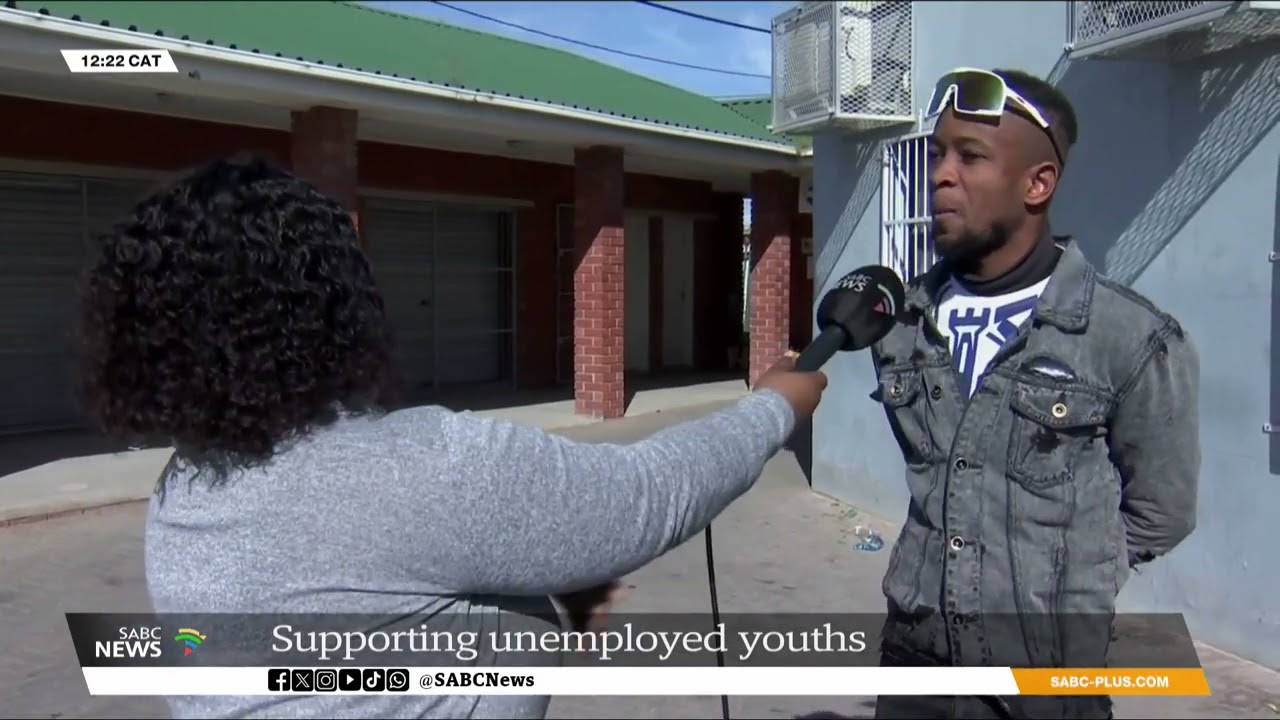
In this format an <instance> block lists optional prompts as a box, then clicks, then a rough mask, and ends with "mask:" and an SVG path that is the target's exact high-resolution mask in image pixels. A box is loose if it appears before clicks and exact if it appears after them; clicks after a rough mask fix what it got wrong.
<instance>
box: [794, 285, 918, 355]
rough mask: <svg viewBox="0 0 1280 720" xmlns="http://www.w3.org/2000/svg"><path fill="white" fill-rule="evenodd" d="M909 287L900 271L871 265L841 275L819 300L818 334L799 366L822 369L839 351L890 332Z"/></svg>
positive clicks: (858, 347)
mask: <svg viewBox="0 0 1280 720" xmlns="http://www.w3.org/2000/svg"><path fill="white" fill-rule="evenodd" d="M905 297H906V289H905V288H903V286H902V280H900V279H898V275H897V273H895V272H894V271H892V270H890V269H889V268H887V267H885V266H883V265H867V266H866V267H860V268H858V269H857V270H854V271H853V272H851V273H849V274H848V275H845V276H844V277H842V278H840V282H838V283H836V286H835V287H834V288H832V289H831V291H830V292H828V293H827V294H826V296H825V297H823V298H822V302H821V303H819V304H818V318H817V320H818V330H819V331H820V332H819V333H818V337H816V338H814V339H813V342H811V343H809V346H808V347H806V348H805V349H804V350H803V351H802V352H801V353H800V357H798V358H796V366H795V367H796V369H797V370H802V371H805V372H811V371H814V370H818V369H820V368H821V367H822V366H823V365H825V364H826V362H827V361H828V360H830V359H831V357H832V356H833V355H835V354H836V353H837V352H839V351H842V350H843V351H853V350H862V349H863V348H866V347H869V346H871V345H872V344H874V343H876V342H879V341H880V339H881V338H883V337H884V336H885V335H888V334H889V331H890V330H892V329H893V324H894V323H895V322H896V321H897V317H898V312H899V310H900V309H901V308H902V306H903V301H904V299H905Z"/></svg>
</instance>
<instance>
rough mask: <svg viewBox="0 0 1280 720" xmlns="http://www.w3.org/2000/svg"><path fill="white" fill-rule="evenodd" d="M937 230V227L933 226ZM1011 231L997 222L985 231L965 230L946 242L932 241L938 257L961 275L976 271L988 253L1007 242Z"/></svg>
mask: <svg viewBox="0 0 1280 720" xmlns="http://www.w3.org/2000/svg"><path fill="white" fill-rule="evenodd" d="M934 231H935V232H936V231H937V227H936V226H935V227H934ZM1010 235H1011V232H1010V230H1009V227H1008V226H1007V225H1005V224H1004V223H1001V222H997V223H995V224H993V225H992V226H991V229H990V230H988V231H987V232H985V233H977V232H974V231H972V230H966V231H965V232H964V233H963V234H961V235H960V237H958V238H956V239H954V240H951V241H950V242H947V243H945V244H944V243H939V242H936V241H935V242H934V250H935V251H936V252H937V253H938V257H939V258H940V259H942V260H946V261H947V263H948V264H949V265H951V268H952V270H953V271H954V272H957V273H959V274H961V275H967V274H971V273H973V272H976V271H977V270H978V268H979V267H980V266H981V265H982V261H983V260H984V259H986V257H987V256H988V255H990V254H991V253H993V252H995V251H996V250H999V249H1000V248H1002V247H1004V246H1005V244H1006V243H1008V242H1009V236H1010Z"/></svg>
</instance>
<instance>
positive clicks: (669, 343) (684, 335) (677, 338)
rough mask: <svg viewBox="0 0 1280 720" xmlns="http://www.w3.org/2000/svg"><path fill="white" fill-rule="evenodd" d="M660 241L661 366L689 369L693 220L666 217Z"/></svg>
mask: <svg viewBox="0 0 1280 720" xmlns="http://www.w3.org/2000/svg"><path fill="white" fill-rule="evenodd" d="M662 240H663V243H662V290H663V293H662V362H663V364H664V365H665V366H667V367H671V368H678V367H692V366H693V219H692V218H688V217H680V216H672V215H668V216H667V217H666V218H665V219H664V220H663V226H662Z"/></svg>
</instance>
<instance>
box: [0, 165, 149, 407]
mask: <svg viewBox="0 0 1280 720" xmlns="http://www.w3.org/2000/svg"><path fill="white" fill-rule="evenodd" d="M146 189H147V185H146V184H143V183H136V182H112V181H97V180H90V179H85V178H74V177H58V176H47V175H25V174H14V173H0V398H2V400H0V432H12V431H22V430H36V429H44V428H57V427H72V426H78V425H81V424H82V422H81V420H80V413H79V411H78V409H77V407H76V405H75V402H74V397H73V395H72V392H71V387H72V380H73V373H74V370H75V368H74V362H73V361H74V355H73V350H74V340H75V338H74V335H75V301H76V292H77V281H78V278H79V274H80V273H81V272H82V271H83V270H84V267H85V262H86V260H87V253H86V249H87V244H86V243H87V240H88V238H89V237H90V234H91V233H96V232H99V231H101V230H103V229H105V228H106V227H108V226H109V224H110V223H111V222H112V221H114V220H115V219H116V218H117V217H118V216H120V215H121V214H122V213H124V212H125V211H127V210H128V209H129V206H130V204H131V203H132V202H133V201H135V200H136V199H138V197H140V195H141V194H142V193H143V192H145V190H146Z"/></svg>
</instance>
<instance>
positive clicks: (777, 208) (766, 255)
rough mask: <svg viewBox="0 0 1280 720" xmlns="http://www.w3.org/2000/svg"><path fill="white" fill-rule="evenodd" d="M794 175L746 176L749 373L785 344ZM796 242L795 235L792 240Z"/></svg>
mask: <svg viewBox="0 0 1280 720" xmlns="http://www.w3.org/2000/svg"><path fill="white" fill-rule="evenodd" d="M798 203H799V181H798V180H796V178H793V177H791V176H790V175H787V174H786V173H784V172H780V171H769V172H763V173H754V174H753V175H752V176H751V307H750V311H751V359H750V360H749V363H750V367H749V368H748V377H749V378H750V382H751V384H753V385H754V384H755V381H756V379H757V378H759V377H760V375H761V373H763V372H764V371H765V370H768V369H769V366H770V365H772V364H773V363H774V362H776V361H777V359H778V358H779V357H781V356H782V354H783V353H784V352H786V350H787V344H788V341H789V340H790V325H791V323H790V320H791V317H790V316H791V298H790V285H791V234H792V233H791V223H792V218H793V217H794V216H795V212H796V207H797V204H798ZM797 242H798V240H797Z"/></svg>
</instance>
